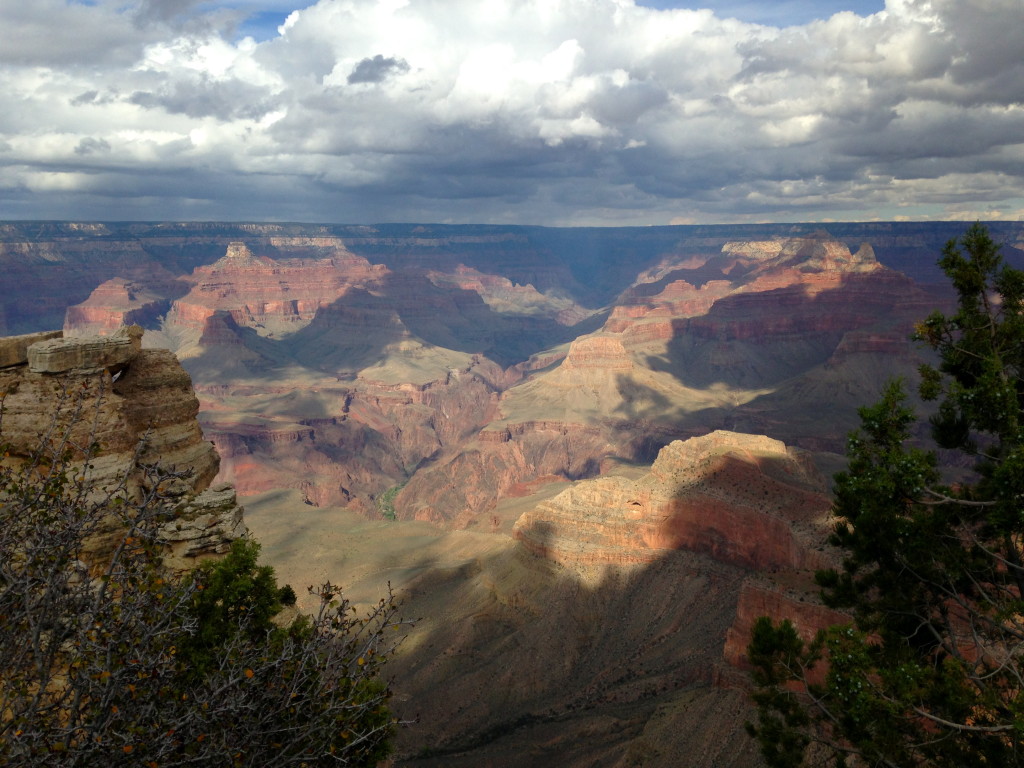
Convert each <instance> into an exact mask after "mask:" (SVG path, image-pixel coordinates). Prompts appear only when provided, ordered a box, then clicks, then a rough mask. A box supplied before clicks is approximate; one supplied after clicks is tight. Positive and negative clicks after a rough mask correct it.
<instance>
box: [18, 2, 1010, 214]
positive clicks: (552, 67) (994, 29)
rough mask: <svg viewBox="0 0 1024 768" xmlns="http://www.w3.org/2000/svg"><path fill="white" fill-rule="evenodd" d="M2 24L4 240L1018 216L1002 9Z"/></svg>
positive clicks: (85, 18)
mask: <svg viewBox="0 0 1024 768" xmlns="http://www.w3.org/2000/svg"><path fill="white" fill-rule="evenodd" d="M233 8H234V9H235V10H232V9H233ZM0 9H2V10H3V13H4V18H5V25H4V26H3V27H2V29H0V106H2V107H3V109H0V142H2V145H3V146H5V147H7V149H6V151H4V152H3V153H2V154H0V200H3V201H4V202H5V203H6V205H5V206H4V209H5V210H8V211H11V212H12V215H24V216H33V217H38V216H60V217H76V218H79V217H84V216H92V217H96V216H99V217H101V218H102V217H104V216H103V215H102V214H97V213H96V212H97V211H103V210H104V206H105V205H109V206H112V209H111V211H110V213H109V214H107V215H106V216H105V217H107V218H125V217H133V216H137V217H138V218H149V219H152V218H164V217H167V216H180V217H200V218H211V217H218V218H282V219H298V220H343V221H363V220H365V221H384V220H406V221H411V220H438V221H446V220H455V221H481V220H491V221H501V222H504V221H519V222H537V223H551V224H566V223H579V224H596V223H627V222H628V223H633V222H635V223H667V222H668V221H670V220H672V219H673V218H680V217H684V218H687V219H688V220H695V221H711V220H715V221H729V220H734V221H741V220H747V219H765V218H776V219H785V220H793V219H807V218H840V217H844V218H872V217H877V216H881V217H883V218H884V217H894V216H896V215H903V213H904V212H905V211H906V210H907V209H908V206H909V207H912V208H913V210H914V211H915V214H916V215H919V216H943V215H958V213H959V212H963V211H970V210H995V209H997V208H998V210H999V211H1001V212H1002V214H1001V215H1017V212H1019V213H1024V144H1022V142H1021V139H1020V137H1021V136H1022V135H1024V42H1022V40H1024V38H1021V36H1020V35H1019V30H1020V29H1021V28H1024V7H1022V6H1021V4H1020V0H888V3H887V6H886V9H885V10H884V11H882V12H880V13H876V14H873V15H870V16H859V15H856V14H854V13H852V12H844V13H839V14H835V15H832V16H831V17H830V18H827V19H823V20H818V21H813V22H810V23H808V24H804V25H802V26H793V27H784V28H779V27H773V26H763V25H757V24H749V23H743V22H740V21H737V20H735V19H728V18H719V17H717V16H715V15H714V13H712V12H711V11H708V10H700V11H689V10H675V11H659V10H654V9H651V8H645V7H640V6H637V5H636V4H635V3H634V2H632V0H485V1H484V0H319V2H316V3H314V4H312V5H309V6H308V7H300V8H296V9H295V10H293V11H292V12H291V14H290V15H288V16H287V20H286V21H284V23H283V24H281V26H280V28H279V34H278V35H276V36H273V37H270V38H269V39H267V40H264V41H261V42H256V41H254V40H252V39H250V38H243V39H240V40H236V39H234V38H233V33H232V30H233V29H234V28H235V27H234V26H233V25H232V24H233V23H234V22H232V23H228V21H225V19H227V18H228V16H227V15H225V14H228V15H230V14H234V16H233V17H232V18H234V19H235V21H237V18H238V14H239V11H238V10H237V3H231V4H229V3H227V2H225V3H223V4H221V5H220V6H219V7H218V5H217V4H216V3H209V2H197V0H136V2H134V3H132V2H127V3H126V2H124V1H123V0H96V2H94V3H89V4H85V3H78V2H71V3H67V2H65V1H64V0H37V2H36V3H33V4H25V3H22V2H20V1H18V0H0ZM127 201H131V202H130V204H129V203H128V202H127ZM126 205H128V206H129V207H128V208H127V209H126V208H125V206H126Z"/></svg>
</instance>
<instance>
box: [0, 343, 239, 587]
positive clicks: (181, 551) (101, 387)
mask: <svg viewBox="0 0 1024 768" xmlns="http://www.w3.org/2000/svg"><path fill="white" fill-rule="evenodd" d="M141 340H142V329H141V328H140V327H138V326H129V327H127V328H122V329H121V330H120V331H119V332H117V333H115V334H114V335H112V336H106V337H77V338H62V337H61V335H60V333H59V332H57V333H40V334H34V335H30V336H16V337H8V338H3V339H0V363H2V366H0V393H2V396H0V404H2V407H3V421H2V439H3V441H4V443H5V444H6V446H7V459H6V460H7V461H9V462H15V463H17V462H20V461H24V460H27V459H28V458H29V457H30V456H31V455H32V453H33V452H34V451H35V450H37V449H38V448H39V447H40V445H41V444H47V445H52V446H57V445H60V446H63V450H64V451H65V452H69V458H70V459H71V460H72V461H73V462H82V463H83V467H82V473H83V474H84V475H85V476H86V478H87V480H88V482H89V483H91V485H92V487H94V488H96V489H104V488H113V487H115V486H116V485H117V483H118V482H119V481H120V480H122V479H123V478H127V481H128V492H129V493H133V492H137V489H138V487H139V484H144V483H147V482H149V480H148V477H147V476H146V474H145V473H144V472H143V471H142V469H141V467H143V466H144V465H153V464H159V465H160V466H162V467H164V468H166V469H173V470H187V471H186V472H185V474H184V475H183V476H181V477H180V478H178V479H176V480H175V481H174V482H173V483H171V484H168V485H167V486H166V488H165V489H164V490H165V491H166V492H167V493H169V494H171V495H173V496H175V497H178V498H179V499H180V501H179V502H178V503H177V506H176V515H175V518H174V519H173V520H172V521H170V522H169V523H167V524H166V525H165V526H164V529H165V535H164V540H165V542H166V543H167V545H168V555H167V557H166V558H165V562H167V563H168V564H169V565H170V566H171V567H174V568H181V567H185V566H186V565H187V563H189V562H192V561H194V560H195V558H197V557H200V556H204V555H210V554H218V553H223V552H226V551H227V548H228V546H229V545H230V542H231V541H233V540H234V539H236V538H238V537H240V536H243V535H244V534H245V526H244V524H243V523H242V508H241V507H240V506H239V505H238V504H237V502H236V501H235V492H234V489H233V488H230V487H228V486H225V485H223V484H222V485H219V486H217V487H215V488H214V489H212V490H211V489H209V486H210V483H211V482H212V481H213V479H214V477H215V476H216V474H217V470H218V467H219V458H218V456H217V453H216V451H215V450H214V448H213V445H212V443H209V442H206V441H204V440H203V436H202V432H201V431H200V428H199V423H198V422H197V421H196V415H197V413H198V411H199V402H198V400H197V399H196V397H195V394H194V393H193V391H192V386H191V381H190V379H189V376H188V374H187V373H186V372H185V371H184V369H183V368H182V367H181V365H180V364H179V363H178V361H177V360H176V359H175V358H174V355H173V354H172V353H170V352H169V351H167V350H161V349H142V348H141ZM115 535H116V534H115ZM97 546H98V547H99V548H102V546H103V545H102V544H100V545H97Z"/></svg>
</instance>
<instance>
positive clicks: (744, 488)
mask: <svg viewBox="0 0 1024 768" xmlns="http://www.w3.org/2000/svg"><path fill="white" fill-rule="evenodd" d="M828 509H829V501H828V499H827V497H826V496H825V495H824V493H823V488H822V480H821V478H820V476H818V475H817V473H816V471H815V470H814V469H813V466H812V465H810V463H809V460H808V459H807V457H805V456H804V455H802V454H800V453H798V452H794V451H792V450H789V449H787V448H786V447H785V446H784V445H783V444H782V443H780V442H779V441H777V440H771V439H769V438H766V437H761V436H754V435H740V434H736V433H731V432H715V433H712V434H711V435H706V436H704V437H700V438H692V439H690V440H688V441H686V442H681V441H677V442H674V443H672V444H670V445H668V446H666V447H665V448H663V449H662V451H661V453H660V454H659V456H658V459H657V461H656V462H655V463H654V465H653V466H652V468H651V471H650V473H649V474H647V475H646V476H645V477H643V478H641V479H640V480H637V481H632V480H627V479H625V478H618V477H605V478H598V479H595V480H587V481H582V482H580V483H577V484H575V485H574V486H572V487H570V488H569V489H567V490H565V491H563V492H562V493H561V494H559V495H558V496H556V497H555V498H554V499H552V500H550V501H547V502H542V503H541V504H539V505H538V506H537V507H536V508H535V509H534V510H532V511H530V512H527V513H526V514H524V515H523V516H522V517H521V518H520V520H519V521H518V522H517V523H516V525H515V536H516V537H517V538H518V539H519V541H520V542H521V543H522V544H523V546H524V547H526V548H527V549H528V550H530V551H532V552H534V553H536V554H538V555H542V556H544V557H547V558H549V559H553V560H556V561H558V562H560V563H562V564H568V565H595V564H597V565H599V564H627V563H637V562H653V561H654V560H656V559H657V558H658V557H659V556H660V555H661V553H662V552H664V551H665V550H676V549H686V550H690V551H693V552H699V553H703V554H706V555H709V556H710V557H712V558H714V559H716V560H718V561H720V562H723V563H727V564H730V565H736V566H740V567H743V568H751V569H767V568H780V567H781V568H808V567H819V566H821V565H823V564H824V561H823V560H821V558H820V557H819V556H818V554H817V552H816V551H815V550H814V548H813V546H811V545H809V543H808V542H809V541H812V542H813V541H814V535H815V533H816V531H817V524H818V523H819V521H820V520H821V519H822V518H824V516H825V515H826V514H827V512H828Z"/></svg>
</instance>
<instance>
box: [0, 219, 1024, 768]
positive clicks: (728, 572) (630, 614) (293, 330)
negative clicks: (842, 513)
mask: <svg viewBox="0 0 1024 768" xmlns="http://www.w3.org/2000/svg"><path fill="white" fill-rule="evenodd" d="M963 228H964V226H963V225H962V224H961V223H957V222H944V223H935V224H921V223H917V224H910V223H898V222H896V223H894V222H888V223H887V222H880V223H867V224H844V223H836V224H831V223H830V224H829V225H827V231H824V230H822V229H821V228H820V225H781V224H776V225H742V226H725V225H722V226H695V227H650V228H610V229H606V230H605V229H580V230H558V229H544V228H537V227H499V226H477V227H473V226H441V225H397V224H394V225H376V226H372V227H371V226H341V225H337V226H334V225H298V224H294V225H293V224H230V223H187V224H186V223H167V224H145V223H132V224H112V223H106V224H99V223H97V224H72V223H57V222H49V223H28V222H26V223H18V222H10V223H5V224H3V225H0V267H2V268H3V269H4V273H5V275H6V276H8V277H5V289H4V291H3V292H2V295H0V331H4V332H8V333H30V332H41V331H48V330H50V329H53V328H56V327H62V328H63V335H64V339H63V340H62V339H40V340H37V341H45V342H46V343H47V344H52V343H55V342H57V343H68V342H69V341H70V340H72V339H75V338H78V337H81V338H83V339H93V340H95V339H103V338H106V339H114V338H116V337H123V338H125V339H128V337H127V336H126V335H125V333H126V332H125V331H123V330H119V329H123V328H124V327H125V326H128V325H130V324H132V323H137V324H138V325H140V326H143V327H144V328H145V333H144V335H142V336H141V338H135V337H133V338H135V340H136V341H137V342H139V343H141V346H142V349H141V350H136V353H135V354H136V355H137V357H136V358H133V360H135V362H133V363H132V364H131V365H130V366H129V367H127V368H126V369H125V373H124V374H123V375H119V376H118V378H117V380H116V381H114V380H113V377H114V375H116V374H118V370H119V368H118V366H119V365H121V364H119V363H111V364H110V365H109V366H106V367H105V368H104V370H107V368H109V369H110V371H111V373H109V374H108V375H109V376H110V378H111V384H110V385H111V387H114V388H117V387H127V386H132V382H133V381H134V380H135V379H133V378H132V377H133V376H134V375H135V374H133V373H132V371H133V370H142V369H143V368H145V367H146V366H150V365H152V366H160V365H166V366H169V365H170V362H169V360H173V356H177V358H178V359H180V360H181V366H182V367H183V369H184V370H183V371H182V374H181V375H184V372H185V371H187V374H188V376H187V377H186V378H188V377H190V378H191V381H192V383H193V385H194V388H195V393H196V396H197V397H198V401H197V402H196V403H195V405H194V406H193V405H192V404H191V403H190V404H189V405H188V406H187V408H188V409H191V408H193V407H194V408H195V412H197V413H198V416H197V418H198V423H199V424H200V425H201V427H202V432H203V435H204V436H205V438H206V439H207V440H212V441H213V443H214V444H215V445H216V448H217V451H218V453H219V454H220V464H219V468H217V467H213V466H209V465H207V464H203V460H202V458H201V457H199V456H198V455H197V456H195V457H191V458H189V456H188V455H186V454H187V450H186V448H185V447H184V446H185V445H186V444H188V445H192V443H189V442H188V440H192V439H193V438H195V435H192V436H191V437H189V438H188V440H186V439H185V438H184V437H182V438H181V441H180V444H181V446H182V447H181V449H180V450H181V451H184V452H183V453H182V454H181V460H182V461H188V462H192V461H194V462H196V464H197V472H198V473H199V474H200V475H202V476H203V477H204V481H203V482H204V483H211V482H214V483H232V484H234V486H235V487H237V489H238V491H239V493H240V494H242V496H243V502H244V503H245V504H246V507H247V510H248V512H247V516H246V519H247V521H248V524H249V526H250V527H251V528H252V530H253V532H254V533H255V535H256V536H257V537H258V538H259V539H260V540H261V541H263V542H264V555H265V557H266V558H267V560H268V562H270V563H271V564H273V565H274V566H275V567H276V568H277V569H278V571H279V574H280V575H281V577H282V580H283V581H289V582H291V583H293V584H297V585H299V584H307V583H309V584H312V583H318V581H319V580H322V577H326V576H329V577H330V578H332V579H334V580H337V581H339V582H341V583H344V584H346V585H347V587H348V588H349V590H350V594H351V595H354V596H356V598H357V599H359V600H361V601H364V602H368V603H371V602H373V601H374V600H375V595H379V594H380V592H381V591H382V590H383V589H384V587H385V585H386V583H387V581H388V580H391V581H392V582H393V584H394V585H395V586H396V587H397V588H398V589H399V591H400V593H401V594H402V596H403V598H404V600H405V601H406V605H407V607H408V610H409V611H410V612H411V614H412V615H417V616H422V617H423V620H422V621H421V622H420V623H419V624H418V625H417V627H416V629H415V630H414V631H413V633H412V634H411V635H410V637H409V639H408V641H407V643H406V650H405V652H404V653H403V654H401V655H400V656H399V657H398V658H396V659H395V660H394V661H393V664H394V668H395V674H396V690H397V691H398V692H399V704H400V706H401V708H402V711H403V714H406V715H410V716H412V715H417V714H418V715H419V716H420V725H419V726H415V727H412V728H410V729H408V730H407V731H403V732H402V733H401V734H400V738H399V748H400V755H401V760H400V762H401V763H402V764H409V765H424V766H427V765H438V766H441V765H466V766H471V765H488V764H493V765H524V766H525V765H541V764H553V763H556V762H557V763H560V764H565V765H592V764H595V763H598V764H607V765H623V766H626V765H665V766H669V765H678V764H689V765H701V766H710V765H731V766H746V765H758V764H759V762H758V761H759V758H758V757H757V755H756V754H755V752H754V749H753V746H752V743H751V742H750V741H749V740H748V739H747V737H746V736H745V735H744V734H743V729H742V722H743V720H744V719H745V718H747V717H749V716H750V710H749V704H748V703H747V700H746V693H745V690H744V686H745V678H744V676H743V673H742V671H741V669H742V667H743V663H744V660H743V654H744V649H745V646H746V637H747V636H748V634H749V628H750V626H751V625H752V623H753V620H754V619H755V618H756V617H757V616H759V615H763V614H769V615H774V616H790V617H793V618H794V619H796V620H797V623H798V624H799V626H800V628H801V631H803V632H805V633H806V634H808V636H809V634H810V633H812V632H813V630H814V629H815V628H816V627H818V626H823V625H825V624H828V623H833V622H835V621H837V620H841V619H842V617H841V616H838V615H836V614H834V613H832V612H830V611H828V610H827V609H825V608H824V607H823V606H821V605H820V604H819V603H818V602H817V599H816V597H815V591H814V589H813V583H812V575H813V571H814V569H816V568H820V567H823V566H827V565H829V564H831V563H834V562H835V554H834V553H832V552H830V551H829V549H828V547H827V546H826V545H825V544H824V543H823V542H824V539H825V537H826V534H827V531H828V528H829V525H830V522H829V509H830V503H829V497H828V488H829V484H828V479H827V478H828V476H829V475H830V474H831V473H832V472H834V471H835V470H836V469H838V468H840V467H841V466H842V463H843V459H842V453H843V450H844V445H845V439H846V435H847V433H848V431H849V430H850V429H852V428H854V427H855V426H856V423H857V415H856V409H857V407H858V406H860V405H863V404H866V403H869V402H872V401H873V400H874V399H876V397H877V394H878V392H879V390H880V388H881V386H882V384H883V383H884V382H885V381H886V380H887V379H888V378H890V377H891V376H894V375H899V376H903V377H905V378H906V379H907V380H908V381H911V382H912V381H913V380H914V379H915V377H916V369H917V366H918V365H919V364H920V363H921V362H924V361H926V360H927V357H926V355H925V354H924V352H923V351H922V350H921V349H920V348H919V347H917V346H916V345H915V344H913V343H912V342H911V341H910V335H911V332H912V330H913V326H914V324H915V323H916V322H918V321H920V320H921V319H922V318H923V317H925V316H926V315H927V314H928V313H929V312H930V311H932V310H933V309H935V308H944V307H948V306H949V302H950V293H949V289H948V288H947V287H945V286H944V285H943V284H942V283H941V280H940V275H939V273H938V270H937V268H936V267H935V266H934V262H935V259H936V257H937V255H938V253H939V252H940V250H941V247H942V245H943V244H944V242H945V241H946V240H948V239H949V238H951V237H955V236H957V235H958V234H960V233H961V232H962V230H963ZM992 233H993V235H994V236H995V237H996V239H997V240H999V241H1000V242H1002V243H1003V252H1004V255H1005V256H1006V257H1007V259H1008V260H1009V261H1010V262H1011V263H1014V264H1018V265H1019V264H1020V263H1022V262H1024V224H1021V223H994V224H993V225H992ZM8 280H9V282H8ZM127 343H129V345H130V344H131V343H135V342H132V341H131V340H129V341H128V342H127ZM172 353H173V356H172ZM0 354H2V350H0ZM150 360H151V361H152V362H151V363H150V362H146V361H150ZM0 364H4V363H3V360H2V359H0ZM19 364H20V363H19ZM2 370H7V369H2ZM168 370H169V369H168ZM39 375H42V374H39ZM167 377H169V378H168V381H171V380H172V379H173V380H174V381H178V378H180V376H179V375H178V374H176V373H175V374H174V375H173V376H172V375H171V374H169V373H168V374H167ZM175 377H178V378H175ZM146 386H147V387H149V385H146ZM175 386H177V385H175ZM22 387H23V388H24V389H23V391H24V392H26V393H27V392H29V391H30V387H29V385H27V384H26V385H22ZM143 389H145V390H146V391H147V392H148V393H149V394H147V395H146V397H149V398H150V399H151V401H152V402H156V401H161V402H162V401H167V403H169V404H170V403H174V402H177V400H176V399H175V398H176V397H177V396H174V397H170V396H169V395H167V394H166V393H165V391H164V390H162V389H158V388H150V389H146V387H143ZM140 391H141V390H140ZM25 402H29V400H26V401H25ZM918 405H920V404H918ZM21 407H25V408H28V407H29V406H27V405H25V406H19V408H21ZM182 407H185V406H184V405H183V406H182ZM190 412H191V411H190ZM139 414H140V415H137V416H132V418H133V419H135V422H137V423H140V424H141V423H143V422H144V421H146V419H147V418H148V416H145V414H144V413H143V411H141V410H140V411H139ZM135 422H133V423H135ZM4 428H5V432H6V431H7V429H8V423H7V422H5V424H4ZM126 435H127V433H126ZM111 439H112V440H113V437H112V438H111ZM124 439H127V436H126V437H125V438H124ZM174 445H175V444H174V443H173V441H171V442H170V443H168V450H169V451H171V452H174V451H175V450H179V449H178V448H175V447H174ZM189 450H191V449H189ZM176 460H177V459H176ZM214 474H216V480H214ZM215 487H217V488H222V487H224V486H220V485H217V486H215ZM695 745H699V748H698V747H696V746H695Z"/></svg>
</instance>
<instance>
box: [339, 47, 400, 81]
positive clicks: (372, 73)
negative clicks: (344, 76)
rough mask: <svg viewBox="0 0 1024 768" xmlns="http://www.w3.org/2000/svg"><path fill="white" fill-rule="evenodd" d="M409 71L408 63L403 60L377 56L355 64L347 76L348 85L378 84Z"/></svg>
mask: <svg viewBox="0 0 1024 768" xmlns="http://www.w3.org/2000/svg"><path fill="white" fill-rule="evenodd" d="M408 71H409V62H407V61H406V60H405V59H396V58H391V57H388V58H385V57H384V56H382V55H381V54H379V53H378V54H377V55H376V56H374V57H373V58H372V59H363V60H362V61H360V62H359V63H358V64H356V66H355V69H353V70H352V72H351V73H350V74H349V76H348V83H349V85H352V84H353V83H379V82H381V81H382V80H385V79H387V78H388V77H390V76H391V75H394V74H400V73H402V72H408Z"/></svg>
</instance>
